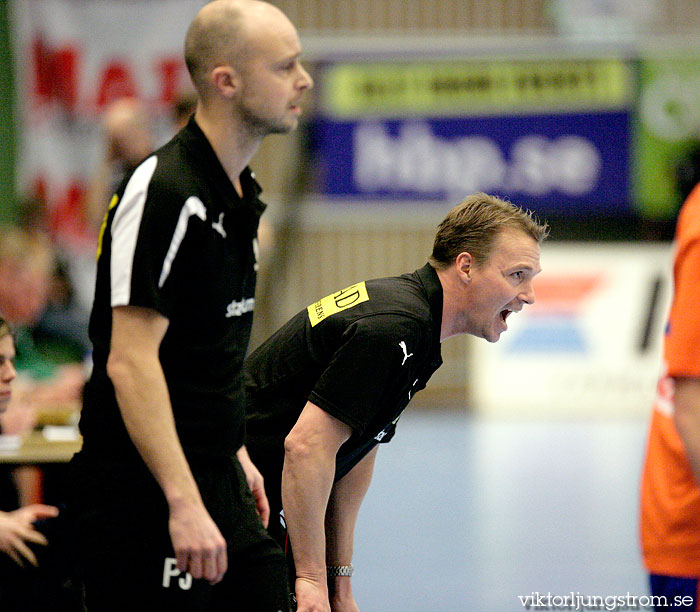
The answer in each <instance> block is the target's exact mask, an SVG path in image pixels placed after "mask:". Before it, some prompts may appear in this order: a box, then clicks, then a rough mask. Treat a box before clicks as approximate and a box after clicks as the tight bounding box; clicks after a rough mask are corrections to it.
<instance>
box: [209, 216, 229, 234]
mask: <svg viewBox="0 0 700 612" xmlns="http://www.w3.org/2000/svg"><path fill="white" fill-rule="evenodd" d="M211 226H212V227H213V228H214V229H215V230H216V231H217V232H219V234H221V235H222V236H223V237H224V238H226V230H225V229H224V213H220V214H219V220H218V221H217V222H216V223H214V222H213V221H212V224H211Z"/></svg>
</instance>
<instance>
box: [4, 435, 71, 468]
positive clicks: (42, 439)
mask: <svg viewBox="0 0 700 612" xmlns="http://www.w3.org/2000/svg"><path fill="white" fill-rule="evenodd" d="M63 433H64V432H62V431H60V430H57V429H51V428H45V431H39V430H37V431H32V432H31V433H29V434H27V435H25V436H22V437H21V438H19V439H15V438H14V437H13V438H10V439H9V440H8V439H5V440H6V441H7V442H8V443H7V444H6V443H5V442H3V441H0V463H5V464H13V465H41V464H51V463H67V462H68V461H70V459H71V457H72V456H73V455H74V454H75V453H76V452H77V451H79V450H80V448H81V446H82V444H83V441H82V439H80V437H77V438H74V437H72V436H69V435H62V434H63ZM65 433H68V434H69V433H70V432H68V431H66V432H65Z"/></svg>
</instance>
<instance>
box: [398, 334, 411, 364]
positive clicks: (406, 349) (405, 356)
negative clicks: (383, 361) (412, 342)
mask: <svg viewBox="0 0 700 612" xmlns="http://www.w3.org/2000/svg"><path fill="white" fill-rule="evenodd" d="M399 346H400V347H401V350H402V351H403V361H402V362H401V365H403V364H404V363H406V359H408V358H409V357H413V353H409V352H408V348H407V347H406V343H405V342H404V341H403V340H401V342H399Z"/></svg>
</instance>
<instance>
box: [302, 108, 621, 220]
mask: <svg viewBox="0 0 700 612" xmlns="http://www.w3.org/2000/svg"><path fill="white" fill-rule="evenodd" d="M629 131H630V117H629V114H628V113H627V112H607V113H603V112H599V113H594V114H593V113H589V114H556V115H529V116H489V117H456V118H433V117H430V118H424V119H418V118H406V119H382V120H365V119H362V120H357V121H344V120H335V119H331V118H323V117H321V118H319V119H318V120H317V121H316V122H315V124H314V138H313V142H314V150H315V151H316V153H317V156H318V160H317V163H318V170H319V180H320V190H321V191H322V193H324V194H325V195H327V196H330V197H352V198H356V199H380V200H381V199H383V200H391V199H398V200H402V199H405V200H445V199H448V200H454V199H460V198H462V197H464V196H465V195H467V194H469V193H474V192H476V191H485V192H488V193H494V194H498V195H500V196H505V197H508V198H510V199H511V200H513V201H514V202H517V203H518V204H520V205H522V206H527V207H528V208H532V209H533V210H536V211H537V212H542V213H552V212H559V213H566V214H569V213H570V214H572V215H574V216H576V215H579V214H585V213H587V212H588V213H590V212H596V213H606V214H625V213H626V212H628V210H629V209H628V206H629V191H630V186H629V176H630V170H629V160H630V150H629Z"/></svg>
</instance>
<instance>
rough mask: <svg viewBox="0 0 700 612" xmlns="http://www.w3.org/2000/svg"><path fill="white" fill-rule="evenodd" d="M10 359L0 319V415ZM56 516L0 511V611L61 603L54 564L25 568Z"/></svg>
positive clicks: (7, 395) (11, 370)
mask: <svg viewBox="0 0 700 612" xmlns="http://www.w3.org/2000/svg"><path fill="white" fill-rule="evenodd" d="M14 358H15V346H14V340H13V338H12V334H11V333H10V326H9V325H8V324H7V322H6V321H5V320H4V319H2V318H0V414H3V413H5V411H6V410H7V409H8V407H9V406H10V404H11V400H12V389H11V383H12V382H13V381H14V380H15V377H16V376H17V372H16V370H15V367H14V363H13V361H14ZM0 486H2V485H1V484H0ZM56 516H58V508H56V507H54V506H46V505H44V504H31V505H28V506H24V507H21V508H18V509H16V510H13V511H11V512H2V511H0V609H2V610H8V611H10V610H12V611H13V612H19V611H24V610H27V611H29V610H53V609H59V608H53V607H49V606H53V604H54V603H58V601H59V600H65V598H64V597H63V596H62V595H60V591H61V588H62V587H61V586H60V580H59V579H58V578H57V575H56V574H54V573H53V572H52V571H51V569H52V565H54V564H52V563H47V566H48V567H47V568H45V570H46V571H43V570H39V569H30V568H29V567H28V566H32V567H33V568H38V567H39V561H38V558H37V555H38V547H45V546H47V545H48V543H49V542H48V540H47V538H46V536H45V535H44V533H42V532H41V531H39V530H38V529H37V524H39V523H40V522H43V521H46V520H47V519H51V518H54V517H56ZM75 601H77V600H75ZM62 609H66V610H67V609H69V608H62ZM74 609H76V610H77V609H78V608H77V607H76V608H74Z"/></svg>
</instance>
